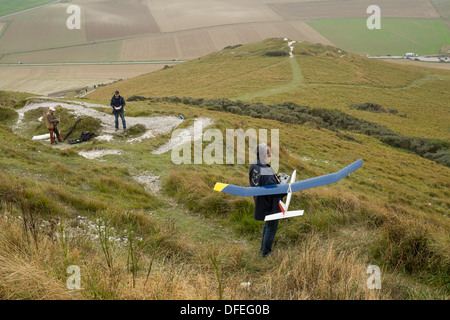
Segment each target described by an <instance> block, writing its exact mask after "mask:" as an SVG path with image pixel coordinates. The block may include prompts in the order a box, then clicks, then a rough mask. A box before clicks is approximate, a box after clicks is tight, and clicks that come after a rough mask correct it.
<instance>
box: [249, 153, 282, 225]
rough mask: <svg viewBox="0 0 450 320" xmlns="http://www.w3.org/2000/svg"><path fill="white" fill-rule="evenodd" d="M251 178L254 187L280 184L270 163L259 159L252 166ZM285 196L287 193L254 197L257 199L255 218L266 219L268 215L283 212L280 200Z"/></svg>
mask: <svg viewBox="0 0 450 320" xmlns="http://www.w3.org/2000/svg"><path fill="white" fill-rule="evenodd" d="M249 179H250V186H252V187H257V186H267V185H271V184H279V181H278V179H277V178H276V177H275V172H274V171H273V169H272V168H271V167H270V165H269V164H263V163H261V162H260V161H259V160H258V161H257V162H256V163H254V164H252V166H251V167H250V172H249ZM284 196H286V194H275V195H270V196H258V197H253V199H254V200H255V220H258V221H264V218H265V217H266V215H269V214H274V213H279V212H281V209H280V206H279V201H280V200H282V199H283V197H284Z"/></svg>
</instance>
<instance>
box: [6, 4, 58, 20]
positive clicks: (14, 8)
mask: <svg viewBox="0 0 450 320" xmlns="http://www.w3.org/2000/svg"><path fill="white" fill-rule="evenodd" d="M51 2H55V1H54V0H3V1H0V17H3V16H6V15H8V14H11V13H15V12H19V11H22V10H26V9H30V8H34V7H38V6H42V5H44V4H47V3H51Z"/></svg>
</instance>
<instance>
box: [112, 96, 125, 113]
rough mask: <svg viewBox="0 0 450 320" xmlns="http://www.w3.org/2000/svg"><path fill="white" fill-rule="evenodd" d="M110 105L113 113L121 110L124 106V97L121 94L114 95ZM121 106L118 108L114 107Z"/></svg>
mask: <svg viewBox="0 0 450 320" xmlns="http://www.w3.org/2000/svg"><path fill="white" fill-rule="evenodd" d="M111 107H112V108H113V113H120V112H123V111H124V110H123V107H125V99H124V98H123V97H122V96H119V97H116V96H115V95H114V96H113V97H112V98H111ZM115 107H116V108H118V107H121V109H120V110H116V109H115Z"/></svg>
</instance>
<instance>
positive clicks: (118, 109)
mask: <svg viewBox="0 0 450 320" xmlns="http://www.w3.org/2000/svg"><path fill="white" fill-rule="evenodd" d="M111 107H112V108H113V115H114V116H115V125H116V131H117V130H119V116H120V118H121V119H122V126H123V130H124V131H127V124H126V122H125V109H124V107H125V99H124V98H123V97H122V96H121V95H120V93H119V91H116V92H115V94H114V96H113V97H112V98H111Z"/></svg>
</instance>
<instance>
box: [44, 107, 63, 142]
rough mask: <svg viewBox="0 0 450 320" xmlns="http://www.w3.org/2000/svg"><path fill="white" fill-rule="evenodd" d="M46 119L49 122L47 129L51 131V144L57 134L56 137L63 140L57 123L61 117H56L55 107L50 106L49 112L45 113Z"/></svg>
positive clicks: (60, 140)
mask: <svg viewBox="0 0 450 320" xmlns="http://www.w3.org/2000/svg"><path fill="white" fill-rule="evenodd" d="M45 120H46V122H47V129H48V131H49V132H50V142H51V144H54V143H55V138H54V135H53V134H55V135H56V138H57V139H58V141H59V142H62V139H61V137H60V136H59V131H58V128H57V125H58V124H59V119H58V118H56V116H55V108H54V107H50V108H49V109H48V111H47V113H46V114H45Z"/></svg>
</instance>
